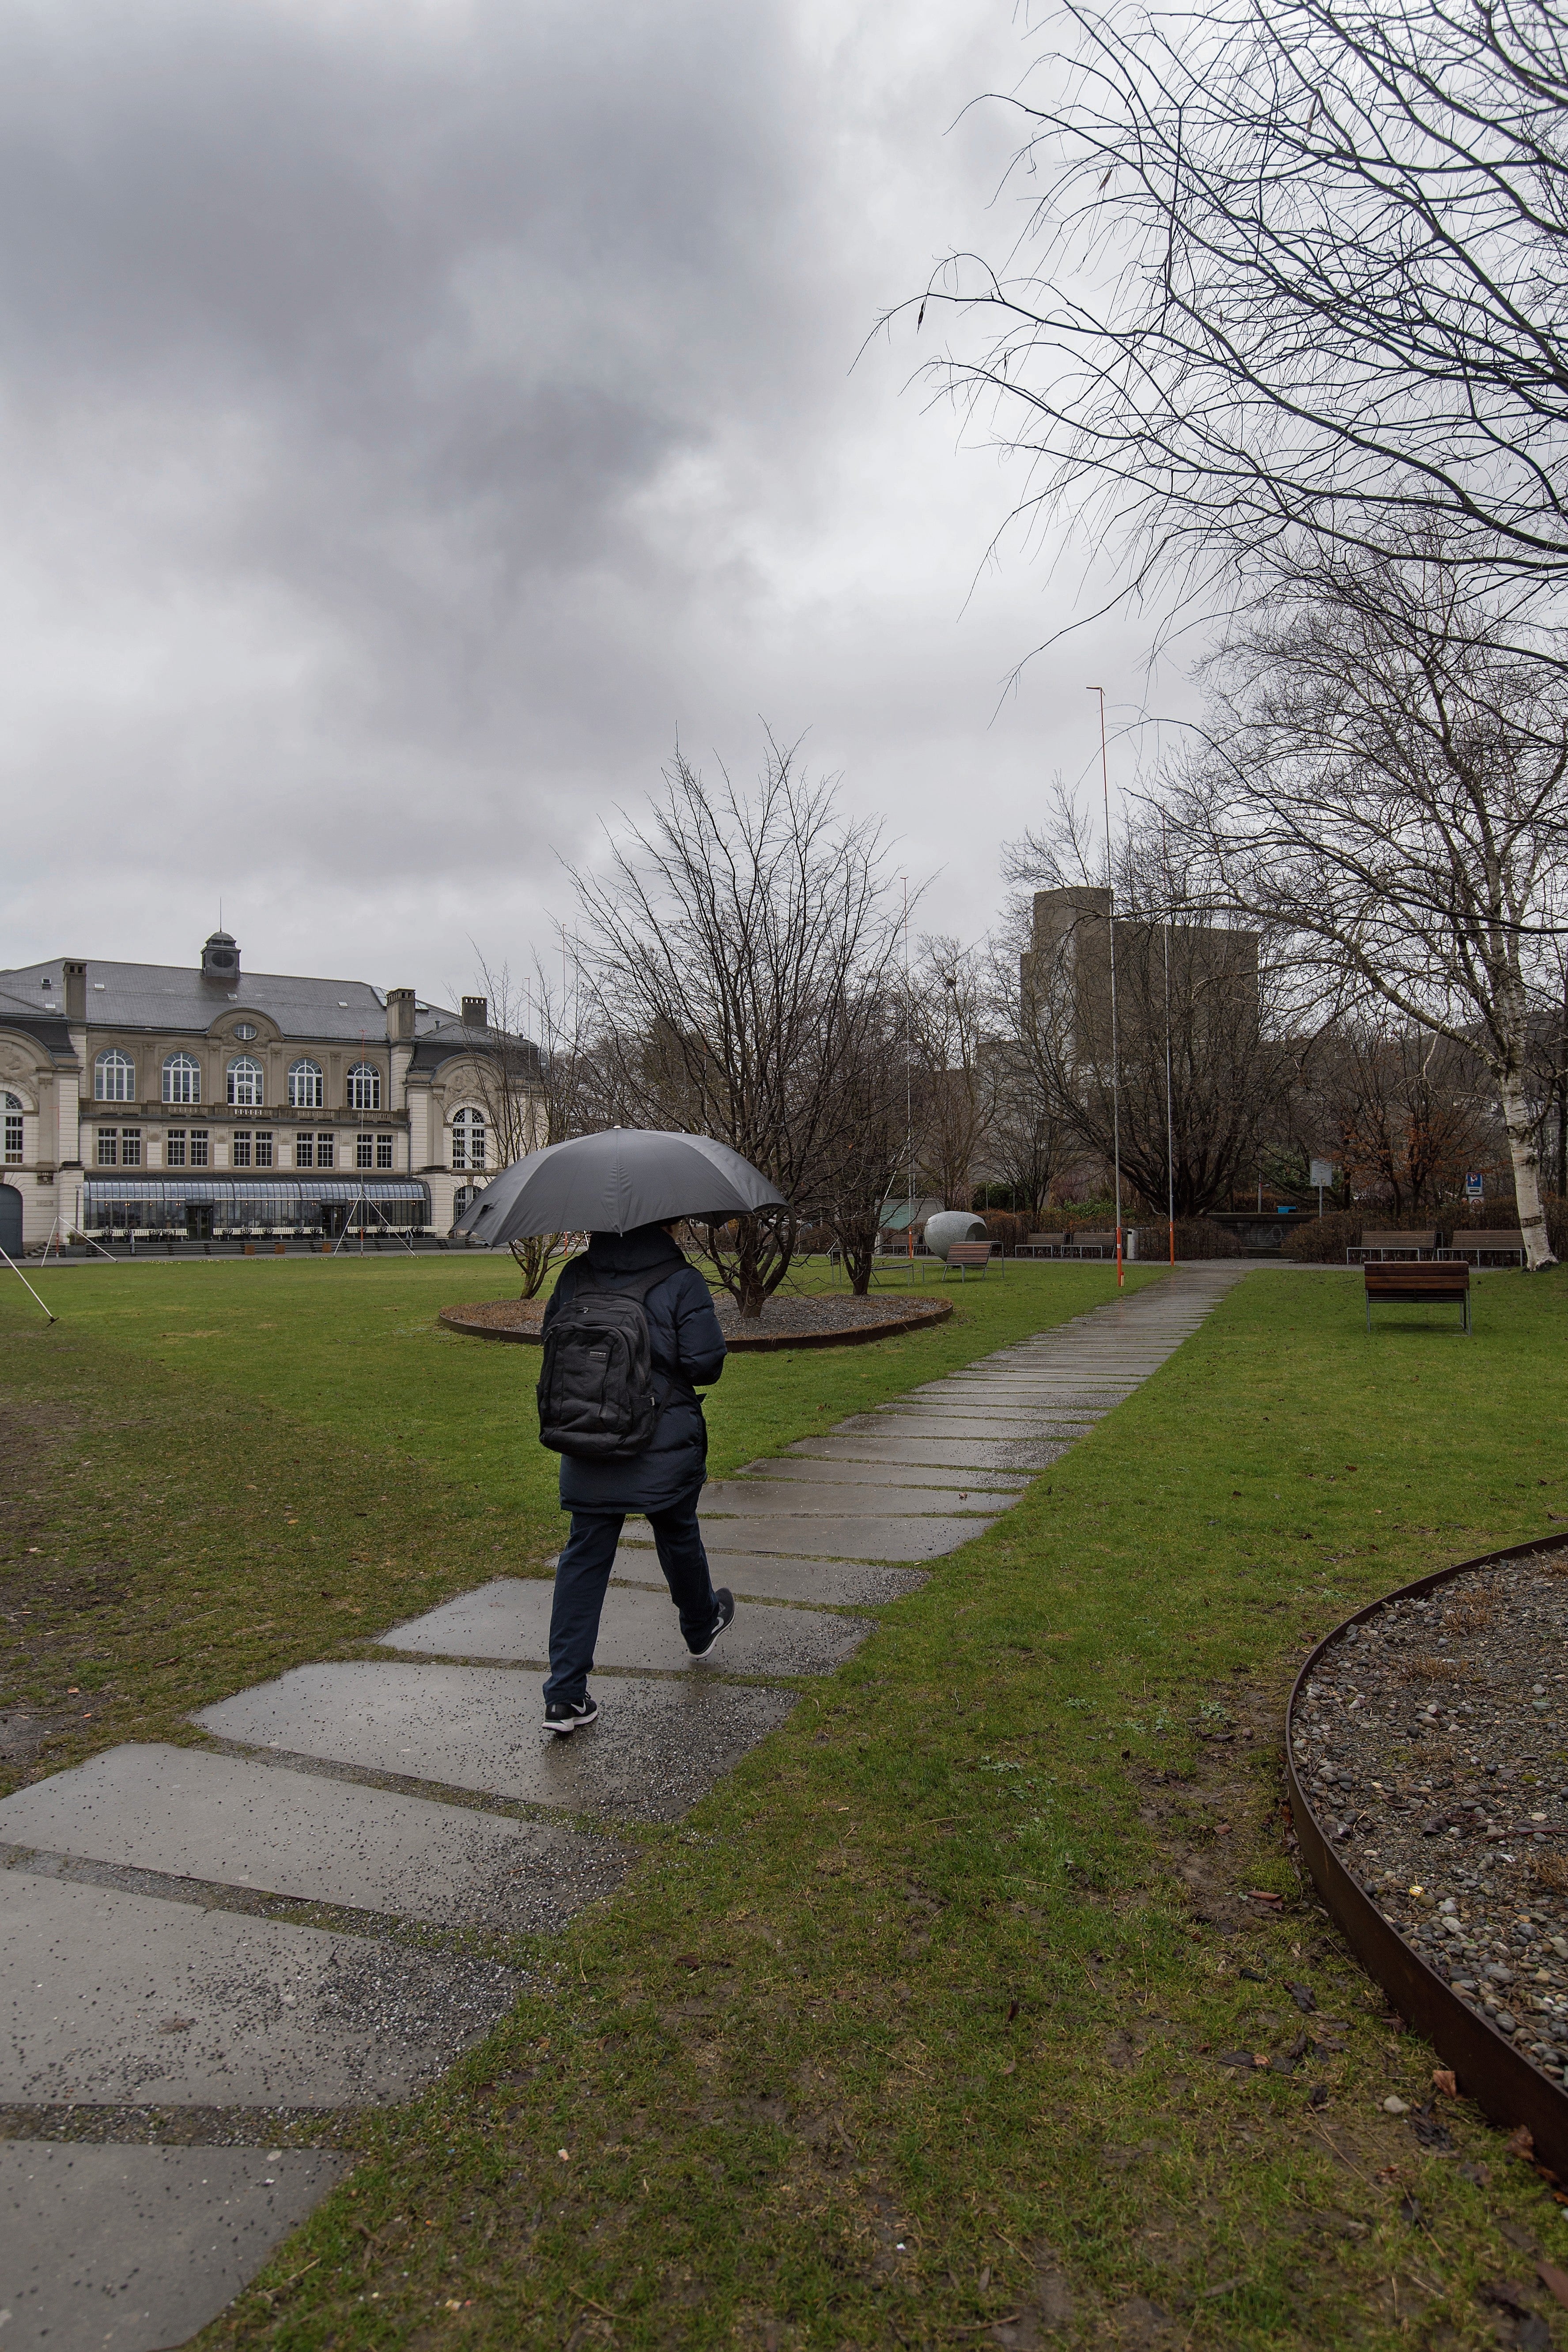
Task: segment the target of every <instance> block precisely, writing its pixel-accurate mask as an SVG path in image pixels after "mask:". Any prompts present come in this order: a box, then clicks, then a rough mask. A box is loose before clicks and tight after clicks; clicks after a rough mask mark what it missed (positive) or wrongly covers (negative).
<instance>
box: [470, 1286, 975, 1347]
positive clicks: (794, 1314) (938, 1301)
mask: <svg viewBox="0 0 1568 2352" xmlns="http://www.w3.org/2000/svg"><path fill="white" fill-rule="evenodd" d="M544 1304H545V1302H544V1300H543V1299H542V1298H489V1299H485V1300H483V1301H482V1302H479V1303H476V1304H475V1305H474V1306H472V1307H442V1309H441V1320H442V1322H443V1323H445V1324H446V1325H447V1328H448V1329H449V1330H453V1331H466V1332H468V1334H469V1335H470V1337H471V1338H473V1339H521V1340H523V1341H525V1342H526V1341H529V1340H532V1341H534V1342H535V1343H536V1344H537V1342H538V1340H539V1337H540V1326H541V1324H542V1322H543V1320H544ZM715 1304H716V1306H717V1307H718V1312H719V1321H720V1323H721V1326H722V1328H723V1332H724V1339H725V1344H726V1345H727V1346H728V1347H729V1348H730V1349H732V1350H734V1351H737V1352H739V1351H741V1350H744V1349H768V1348H853V1347H856V1346H858V1345H859V1344H861V1343H863V1342H864V1341H866V1340H868V1339H893V1338H895V1337H896V1336H897V1334H898V1333H899V1332H900V1331H923V1330H925V1329H927V1328H929V1326H930V1325H931V1324H933V1323H941V1322H942V1321H943V1320H944V1319H945V1318H947V1317H948V1316H949V1315H951V1314H952V1301H951V1299H946V1298H889V1297H881V1298H855V1297H850V1296H849V1294H848V1293H847V1292H840V1293H837V1294H835V1293H833V1292H829V1293H828V1294H827V1295H826V1297H813V1298H807V1297H799V1296H797V1295H795V1293H793V1292H792V1293H790V1294H787V1295H786V1296H784V1297H778V1296H777V1295H775V1296H774V1297H772V1298H770V1299H769V1301H768V1303H767V1305H766V1307H764V1308H763V1313H762V1316H761V1318H760V1319H759V1318H753V1319H752V1320H751V1321H749V1322H748V1321H743V1320H742V1316H741V1312H740V1309H739V1308H738V1307H737V1306H736V1305H735V1302H734V1300H733V1299H732V1298H730V1297H720V1298H718V1299H717V1300H716V1301H715Z"/></svg>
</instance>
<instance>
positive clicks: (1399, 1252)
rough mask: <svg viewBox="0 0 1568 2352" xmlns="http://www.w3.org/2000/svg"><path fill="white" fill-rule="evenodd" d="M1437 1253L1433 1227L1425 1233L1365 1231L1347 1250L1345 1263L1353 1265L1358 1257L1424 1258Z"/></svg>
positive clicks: (1435, 1235) (1434, 1227)
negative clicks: (1377, 1232) (1376, 1232)
mask: <svg viewBox="0 0 1568 2352" xmlns="http://www.w3.org/2000/svg"><path fill="white" fill-rule="evenodd" d="M1436 1255H1437V1230H1436V1226H1433V1227H1431V1228H1430V1229H1429V1230H1428V1231H1427V1232H1426V1233H1424V1234H1374V1233H1363V1234H1362V1237H1361V1239H1360V1241H1359V1242H1357V1243H1356V1244H1355V1246H1354V1247H1353V1248H1352V1249H1348V1250H1346V1252H1345V1264H1346V1265H1354V1264H1355V1263H1356V1261H1357V1259H1358V1258H1359V1259H1366V1258H1369V1257H1375V1258H1390V1257H1405V1258H1410V1257H1413V1258H1424V1257H1436Z"/></svg>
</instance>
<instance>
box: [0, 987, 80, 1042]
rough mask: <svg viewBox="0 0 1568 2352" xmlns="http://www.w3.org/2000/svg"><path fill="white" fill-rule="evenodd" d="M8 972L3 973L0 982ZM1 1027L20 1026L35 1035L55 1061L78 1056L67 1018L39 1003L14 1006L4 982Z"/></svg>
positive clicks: (1, 999) (14, 1028) (0, 1006)
mask: <svg viewBox="0 0 1568 2352" xmlns="http://www.w3.org/2000/svg"><path fill="white" fill-rule="evenodd" d="M5 976H6V975H5V974H4V973H0V982H4V980H5ZM0 1029H13V1030H16V1029H19V1030H20V1031H21V1032H22V1033H23V1034H24V1035H25V1036H28V1037H31V1038H33V1039H35V1040H36V1042H37V1044H38V1045H41V1046H42V1047H43V1048H44V1051H45V1052H46V1053H47V1055H49V1056H50V1057H51V1059H52V1060H54V1061H57V1062H74V1061H75V1060H76V1048H75V1046H74V1045H72V1044H71V1036H70V1031H69V1030H68V1028H67V1026H66V1024H65V1022H64V1021H63V1020H56V1019H55V1018H54V1017H53V1015H52V1014H50V1013H47V1012H40V1011H39V1009H38V1006H37V1003H32V1004H26V1005H20V1004H18V1005H15V1006H14V1005H13V1003H12V1001H11V999H10V998H9V997H8V996H7V995H6V994H5V989H4V987H3V985H0Z"/></svg>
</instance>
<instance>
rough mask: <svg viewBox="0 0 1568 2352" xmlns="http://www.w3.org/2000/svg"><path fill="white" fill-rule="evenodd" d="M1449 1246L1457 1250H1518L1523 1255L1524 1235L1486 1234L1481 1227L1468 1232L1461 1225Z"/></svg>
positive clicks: (1450, 1239) (1451, 1237) (1452, 1236)
mask: <svg viewBox="0 0 1568 2352" xmlns="http://www.w3.org/2000/svg"><path fill="white" fill-rule="evenodd" d="M1448 1246H1449V1248H1450V1249H1457V1250H1518V1251H1519V1252H1520V1253H1521V1255H1522V1254H1523V1250H1524V1235H1523V1234H1503V1233H1497V1234H1484V1233H1482V1232H1481V1231H1480V1230H1479V1227H1478V1228H1477V1229H1476V1230H1475V1231H1474V1232H1471V1233H1467V1232H1465V1231H1464V1229H1463V1228H1462V1227H1461V1229H1460V1230H1459V1231H1458V1233H1456V1234H1452V1235H1451V1236H1450V1238H1449V1243H1448Z"/></svg>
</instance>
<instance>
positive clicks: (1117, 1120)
mask: <svg viewBox="0 0 1568 2352" xmlns="http://www.w3.org/2000/svg"><path fill="white" fill-rule="evenodd" d="M1085 691H1086V692H1087V693H1089V694H1098V695H1099V697H1100V783H1101V785H1102V787H1103V789H1104V793H1105V889H1106V896H1107V898H1109V899H1110V908H1109V909H1108V912H1107V916H1106V930H1107V933H1108V934H1109V937H1110V1132H1111V1142H1112V1148H1113V1153H1114V1158H1115V1164H1116V1287H1117V1288H1118V1290H1120V1289H1121V1287H1122V1286H1123V1283H1124V1281H1125V1279H1126V1276H1125V1273H1124V1270H1123V1266H1122V1260H1121V1055H1120V1050H1119V1047H1118V1043H1117V1034H1116V885H1115V883H1114V881H1113V880H1112V879H1111V871H1110V752H1109V751H1107V749H1106V743H1105V688H1103V687H1102V686H1091V687H1089V688H1086V689H1085Z"/></svg>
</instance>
